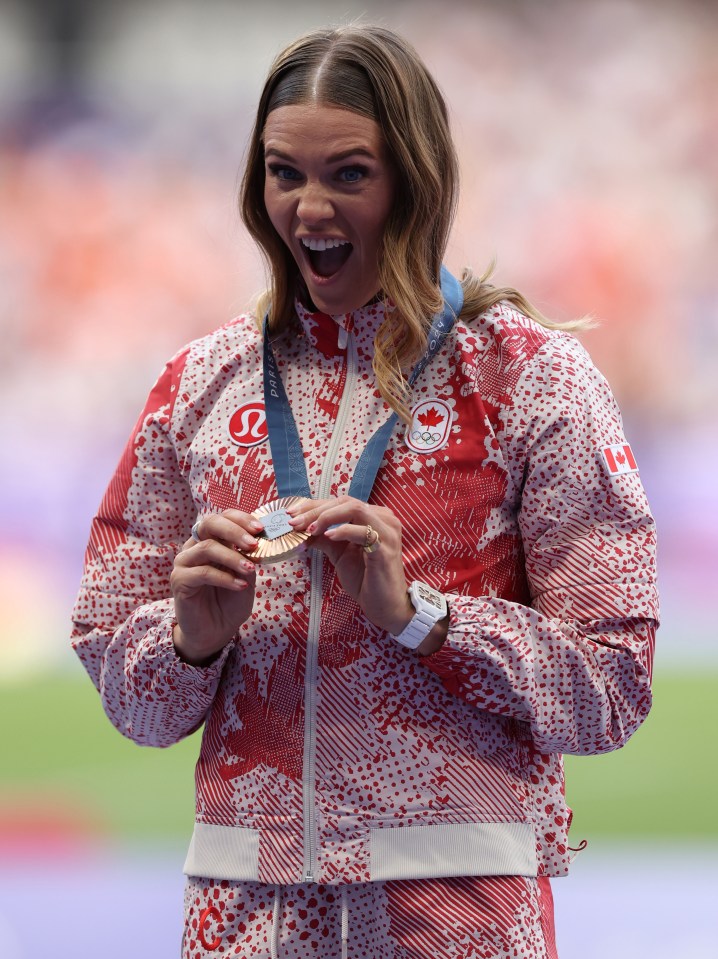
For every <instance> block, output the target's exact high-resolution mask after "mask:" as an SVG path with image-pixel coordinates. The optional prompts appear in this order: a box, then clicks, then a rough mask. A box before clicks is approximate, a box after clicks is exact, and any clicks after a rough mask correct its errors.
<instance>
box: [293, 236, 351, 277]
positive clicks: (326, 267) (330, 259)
mask: <svg viewBox="0 0 718 959" xmlns="http://www.w3.org/2000/svg"><path fill="white" fill-rule="evenodd" d="M302 246H303V247H304V250H305V252H306V254H307V259H308V260H309V262H310V264H311V267H312V270H313V271H314V273H315V274H316V275H317V276H321V277H324V278H325V279H328V278H329V277H331V276H334V274H335V273H338V272H339V270H341V268H342V267H343V266H344V264H345V263H346V261H347V260H348V259H349V257H350V256H351V252H352V249H353V247H352V245H351V243H350V242H349V241H348V240H335V239H327V240H325V239H321V240H316V239H314V238H312V239H304V238H302Z"/></svg>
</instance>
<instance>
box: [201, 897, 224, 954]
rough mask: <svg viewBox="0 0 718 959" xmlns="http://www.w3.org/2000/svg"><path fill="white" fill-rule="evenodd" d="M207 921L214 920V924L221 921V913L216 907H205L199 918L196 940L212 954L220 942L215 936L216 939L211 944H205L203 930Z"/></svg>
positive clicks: (219, 938)
mask: <svg viewBox="0 0 718 959" xmlns="http://www.w3.org/2000/svg"><path fill="white" fill-rule="evenodd" d="M209 919H214V921H215V922H221V921H222V913H221V912H220V911H219V909H217V907H216V906H207V908H206V909H204V910H203V911H202V915H201V916H200V917H199V929H198V930H197V938H198V939H199V941H200V942H201V943H202V945H203V946H204V948H205V949H207V950H208V951H209V952H213V951H214V950H215V949H216V948H217V947H218V946H219V945H220V944H221V942H222V939H221V937H220V936H217V938H216V939H213V940H212V941H211V942H207V940H206V939H205V937H204V928H205V926H206V925H207V922H208V920H209Z"/></svg>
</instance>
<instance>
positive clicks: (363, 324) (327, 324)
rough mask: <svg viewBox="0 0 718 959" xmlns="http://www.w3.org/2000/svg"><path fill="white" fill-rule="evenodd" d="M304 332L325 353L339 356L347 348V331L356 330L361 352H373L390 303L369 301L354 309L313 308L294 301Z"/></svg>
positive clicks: (358, 346)
mask: <svg viewBox="0 0 718 959" xmlns="http://www.w3.org/2000/svg"><path fill="white" fill-rule="evenodd" d="M294 306H295V309H296V311H297V317H298V318H299V322H300V323H301V325H302V329H303V330H304V333H305V334H306V336H307V337H308V339H309V340H310V342H311V343H312V344H313V346H314V347H315V348H316V349H318V350H319V351H320V352H322V353H323V354H324V355H325V356H327V357H331V356H337V355H338V354H339V353H342V352H343V351H344V350H345V349H346V342H347V334H348V333H354V334H355V336H356V342H357V348H358V349H359V351H360V352H364V353H368V354H373V352H374V350H373V347H374V337H375V336H376V332H377V330H378V329H379V327H380V326H381V324H382V323H383V322H384V317H385V316H386V305H385V303H384V301H383V300H378V301H376V302H373V303H368V304H367V305H366V306H363V307H361V309H358V310H354V311H352V312H351V313H338V314H336V315H330V314H329V313H318V312H312V311H311V310H310V309H309V308H308V307H306V306H304V304H303V303H302V302H301V300H299V299H296V300H295V303H294Z"/></svg>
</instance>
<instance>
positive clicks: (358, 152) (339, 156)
mask: <svg viewBox="0 0 718 959" xmlns="http://www.w3.org/2000/svg"><path fill="white" fill-rule="evenodd" d="M264 156H265V158H266V157H268V156H275V157H278V158H279V159H280V160H289V161H290V162H295V161H294V158H293V157H292V155H291V153H285V152H284V151H283V150H278V149H277V147H269V149H268V150H265V151H264ZM351 156H365V157H368V158H369V159H370V160H376V154H375V153H373V152H372V151H371V150H367V149H366V147H352V148H351V149H350V150H341V151H340V152H339V153H332V155H331V156H329V157H327V158H326V162H327V163H339V161H340V160H346V159H347V157H351Z"/></svg>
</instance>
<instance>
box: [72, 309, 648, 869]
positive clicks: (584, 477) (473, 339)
mask: <svg viewBox="0 0 718 959" xmlns="http://www.w3.org/2000/svg"><path fill="white" fill-rule="evenodd" d="M297 312H298V317H297V318H296V319H295V320H294V321H293V323H292V325H291V326H290V328H289V329H288V330H287V331H285V332H284V333H282V334H281V335H279V336H277V337H276V340H275V341H273V347H274V352H275V355H276V357H277V362H278V365H279V369H280V373H281V375H282V379H283V381H284V383H285V386H286V389H287V393H288V395H289V398H290V401H291V404H292V409H293V411H294V415H295V419H296V421H297V425H298V428H299V432H300V435H301V438H302V442H303V447H304V456H305V462H306V467H307V473H308V476H309V481H310V484H311V487H312V490H313V494H314V495H316V496H318V497H319V496H326V495H340V494H342V493H345V492H346V491H347V489H348V485H349V481H350V479H351V476H352V472H353V469H354V467H355V465H356V462H357V460H358V457H359V455H360V453H361V451H362V450H363V448H364V446H365V445H366V442H367V440H368V439H369V437H370V436H371V435H372V433H373V432H374V430H375V429H376V428H377V427H378V426H379V425H380V424H381V423H383V422H384V420H385V419H386V418H387V416H388V415H389V412H390V411H389V410H388V408H387V406H386V404H385V403H384V401H383V400H382V398H381V395H380V394H379V392H378V390H377V388H376V382H375V377H374V374H373V370H372V364H371V358H372V343H373V338H374V334H375V332H376V329H377V328H378V325H379V324H380V323H381V321H382V319H383V306H382V305H372V306H370V307H366V308H364V309H363V310H360V311H357V312H355V313H353V314H347V315H343V316H339V317H329V316H326V315H323V314H311V313H308V312H307V311H306V310H304V309H303V308H302V307H301V306H299V305H298V307H297ZM262 376H263V374H262V341H261V335H260V333H259V332H258V329H257V325H256V322H255V319H254V317H252V316H250V315H247V316H241V317H239V318H238V319H236V320H234V321H233V322H231V323H229V324H228V325H227V326H225V327H223V328H222V329H220V330H218V331H216V332H214V333H212V334H210V335H209V336H206V337H204V338H203V339H200V340H198V341H196V342H194V343H192V344H191V345H190V346H188V347H187V348H186V349H184V350H182V351H181V352H180V353H179V354H178V355H177V356H176V357H175V358H174V359H173V360H172V361H171V362H170V363H169V364H168V366H167V367H166V369H165V371H164V373H163V374H162V375H161V376H160V378H159V380H158V382H157V384H156V385H155V387H154V389H153V391H152V393H151V394H150V397H149V400H148V403H147V406H146V408H145V410H144V412H143V413H142V415H141V417H140V419H139V422H138V424H137V426H136V428H135V430H134V432H133V434H132V437H131V439H130V442H129V444H128V446H127V448H126V450H125V453H124V455H123V457H122V460H121V462H120V465H119V467H118V470H117V473H116V474H115V476H114V478H113V480H112V482H111V483H110V486H109V488H108V490H107V493H106V494H105V497H104V499H103V501H102V504H101V506H100V509H99V512H98V515H97V517H96V518H95V520H94V523H93V526H92V533H91V539H90V544H89V547H88V553H87V562H86V569H85V573H84V577H83V581H82V586H81V591H80V594H79V597H78V600H77V605H76V607H75V611H74V620H75V633H74V645H75V649H76V650H77V653H78V655H79V656H80V658H81V660H82V662H83V664H84V666H85V668H86V669H87V671H88V672H89V674H90V676H91V677H92V680H93V681H94V683H95V684H96V686H97V687H98V689H99V691H100V693H101V696H102V700H103V704H104V708H105V710H106V712H107V714H108V716H109V718H110V720H111V721H112V723H113V724H114V725H115V726H116V727H117V729H119V730H120V732H122V733H123V734H124V735H125V736H128V737H130V738H131V739H133V740H135V741H136V742H138V743H141V744H145V745H152V746H169V745H171V744H172V743H175V742H177V741H178V740H180V739H182V737H184V736H187V735H188V734H189V733H191V732H193V731H194V730H196V729H197V728H198V727H199V726H201V725H202V724H203V723H204V733H203V738H202V748H201V753H200V757H199V760H198V763H197V770H196V787H197V805H196V823H195V829H194V835H193V837H192V842H191V845H190V850H189V854H188V857H187V862H186V864H185V871H186V872H187V873H188V874H190V875H198V876H212V877H215V878H224V879H235V880H258V881H261V882H270V883H297V882H302V881H311V880H314V881H317V882H322V883H347V882H364V881H368V880H387V879H402V878H423V877H436V876H458V875H482V874H486V875H500V874H506V875H525V876H535V875H548V876H558V875H563V874H564V873H565V872H566V871H567V868H568V850H567V831H568V826H569V822H570V815H571V814H570V811H569V810H568V808H567V806H566V803H565V799H564V788H563V774H562V760H561V754H562V753H576V754H588V753H599V752H604V751H607V750H612V749H616V748H618V747H619V746H622V745H623V744H624V743H625V742H626V740H627V739H628V737H629V736H630V735H631V734H632V733H633V732H634V730H635V729H636V728H637V727H638V726H639V724H640V723H641V722H642V720H643V719H644V718H645V716H646V714H647V713H648V710H649V708H650V703H651V693H650V673H651V661H652V651H653V637H654V629H655V626H656V624H657V598H656V588H655V568H654V554H655V536H654V524H653V520H652V518H651V515H650V513H649V510H648V506H647V504H646V499H645V495H644V492H643V489H642V486H641V482H640V480H639V476H638V473H637V471H636V470H635V469H634V467H635V462H634V461H633V459H632V456H631V453H630V447H628V446H627V443H626V439H625V437H624V434H623V430H622V426H621V419H620V414H619V412H618V409H617V408H616V404H615V402H614V400H613V397H612V396H611V393H610V391H609V389H608V387H607V385H606V383H605V381H604V380H603V378H602V377H601V375H600V374H599V373H598V372H597V371H596V369H595V367H594V366H593V365H592V363H591V361H590V360H589V358H588V357H587V355H586V353H585V351H584V349H583V348H582V347H581V346H580V345H579V343H578V342H577V341H576V339H575V338H574V337H572V336H571V335H569V334H566V333H563V332H557V331H551V330H547V329H545V328H543V327H541V326H539V325H537V324H536V323H534V322H533V321H531V320H529V319H527V318H526V317H524V316H523V315H521V314H520V313H519V312H517V311H516V310H514V309H513V308H511V307H509V306H508V305H507V304H500V305H498V306H496V307H494V308H492V309H490V310H488V311H487V312H486V313H484V314H483V315H482V316H480V317H478V318H476V319H475V320H474V321H472V322H471V323H468V324H466V323H464V322H459V323H457V325H456V326H455V328H454V330H453V332H452V334H451V335H450V336H449V337H448V339H447V341H446V343H445V344H444V346H443V348H442V350H441V351H440V352H439V353H438V354H437V356H435V357H434V359H433V360H432V361H431V363H430V364H429V366H428V367H427V369H426V370H425V371H424V372H423V373H422V374H421V376H420V378H419V380H418V381H417V384H416V386H415V391H414V397H415V402H416V404H417V407H415V409H416V414H415V417H414V423H413V424H412V428H410V429H406V428H404V427H401V428H399V427H397V429H396V430H395V433H394V435H393V438H392V440H391V442H390V444H389V446H388V448H387V451H386V453H385V456H384V459H383V462H382V466H381V468H380V470H379V473H378V476H377V480H376V484H375V486H374V490H373V493H372V496H371V500H370V502H373V503H376V504H380V505H383V506H386V507H388V508H389V509H391V510H392V511H393V512H394V513H395V514H396V515H397V516H398V517H399V519H400V520H401V523H402V526H403V542H404V561H405V565H406V570H407V579H408V580H412V579H421V580H424V581H425V582H427V583H429V584H430V585H432V586H433V587H435V588H437V589H439V590H441V591H442V592H443V593H444V594H446V596H447V598H448V600H449V604H450V624H449V633H448V638H447V640H446V642H445V643H444V645H443V647H442V648H441V649H440V650H439V651H438V652H436V653H434V654H433V655H431V656H428V657H425V658H421V657H419V656H418V655H417V654H415V653H414V652H411V651H409V650H407V649H405V648H403V647H402V646H399V645H398V644H397V643H396V642H395V641H394V640H393V639H392V638H391V637H390V636H389V635H387V634H386V633H383V632H382V631H380V630H379V629H377V628H376V627H374V626H373V625H372V624H371V623H369V622H368V621H367V620H366V619H365V617H364V616H363V614H362V612H361V610H360V609H359V608H358V606H357V605H356V604H355V603H354V601H353V600H352V599H350V598H349V597H348V596H347V595H346V594H345V593H344V592H343V591H342V589H341V588H340V586H339V584H338V582H337V580H336V577H335V576H334V573H333V570H332V568H331V565H330V564H329V563H328V562H327V561H326V559H324V558H323V557H322V555H321V554H320V553H318V552H316V551H307V552H306V553H304V554H302V555H300V556H299V557H296V558H294V559H292V560H290V561H288V562H285V563H283V564H280V565H276V566H270V567H260V569H259V572H258V577H257V590H256V602H255V607H254V614H253V616H252V618H251V619H250V620H249V621H248V622H246V623H245V624H244V625H242V626H241V627H240V628H239V629H238V632H237V635H236V637H235V638H234V639H233V641H232V642H231V643H230V644H229V645H228V646H227V647H226V648H225V649H224V650H223V652H222V654H221V656H220V657H219V658H218V659H217V660H216V661H215V662H214V663H213V664H212V665H211V666H209V667H207V668H196V667H193V666H190V665H188V664H186V663H183V662H182V661H181V660H180V659H179V658H178V657H177V655H176V654H175V650H174V647H173V644H172V629H173V625H174V622H175V620H174V614H173V603H172V600H171V598H170V592H169V577H170V572H171V570H172V564H173V560H174V557H175V554H176V553H177V551H178V549H179V547H180V546H181V544H183V543H184V542H185V540H186V539H187V538H188V537H189V535H190V529H191V527H192V524H193V523H194V521H195V519H196V518H197V516H198V515H201V514H204V513H207V512H211V511H221V510H223V509H226V508H229V507H239V508H240V509H242V510H246V511H248V512H251V511H252V510H254V509H255V508H256V507H258V506H259V505H261V504H262V503H265V502H266V501H268V500H271V499H273V498H275V496H276V495H277V493H276V487H275V484H274V479H273V470H272V460H271V456H270V449H269V445H268V442H267V439H266V426H265V425H264V407H263V389H262ZM422 444H423V445H422Z"/></svg>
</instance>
